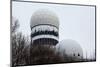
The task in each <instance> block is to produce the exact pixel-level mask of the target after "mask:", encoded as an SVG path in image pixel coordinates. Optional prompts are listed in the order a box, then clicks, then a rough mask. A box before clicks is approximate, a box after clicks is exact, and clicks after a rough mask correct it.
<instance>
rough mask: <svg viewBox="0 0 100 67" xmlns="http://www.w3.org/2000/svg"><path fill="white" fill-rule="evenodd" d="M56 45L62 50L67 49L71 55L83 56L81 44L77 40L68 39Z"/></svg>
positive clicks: (67, 52) (66, 51)
mask: <svg viewBox="0 0 100 67" xmlns="http://www.w3.org/2000/svg"><path fill="white" fill-rule="evenodd" d="M56 47H57V48H59V51H61V52H63V51H65V53H66V54H67V55H69V56H76V57H78V58H83V50H82V48H81V46H80V44H79V43H78V42H77V41H75V40H71V39H67V40H63V41H60V42H59V43H58V44H57V46H56Z"/></svg>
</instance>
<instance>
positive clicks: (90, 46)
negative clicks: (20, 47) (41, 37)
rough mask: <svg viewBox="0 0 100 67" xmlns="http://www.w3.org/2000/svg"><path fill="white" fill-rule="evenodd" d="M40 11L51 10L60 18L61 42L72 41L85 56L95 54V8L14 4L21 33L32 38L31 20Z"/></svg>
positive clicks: (13, 8) (13, 13)
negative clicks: (77, 44)
mask: <svg viewBox="0 0 100 67" xmlns="http://www.w3.org/2000/svg"><path fill="white" fill-rule="evenodd" d="M38 9H49V10H51V11H52V12H54V13H56V14H57V15H58V18H59V23H60V26H59V41H62V40H64V39H72V40H75V41H77V42H78V43H79V44H80V45H81V46H82V48H83V51H84V55H86V53H87V55H88V57H90V56H91V57H92V56H93V52H95V7H93V6H91V7H90V6H76V5H59V4H44V3H27V2H13V3H12V16H13V17H15V18H17V19H18V21H19V23H20V28H19V31H21V32H22V33H23V34H24V35H26V36H30V33H31V29H30V18H31V16H32V14H33V13H34V12H35V11H36V10H38Z"/></svg>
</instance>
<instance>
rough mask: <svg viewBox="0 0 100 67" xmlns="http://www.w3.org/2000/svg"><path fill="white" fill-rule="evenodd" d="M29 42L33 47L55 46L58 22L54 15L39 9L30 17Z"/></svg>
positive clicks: (57, 37)
mask: <svg viewBox="0 0 100 67" xmlns="http://www.w3.org/2000/svg"><path fill="white" fill-rule="evenodd" d="M30 24H31V25H30V27H31V42H32V44H33V45H56V44H57V43H58V41H59V20H58V17H57V15H56V14H55V13H53V12H52V11H50V10H46V9H41V10H37V11H36V12H34V13H33V15H32V17H31V23H30Z"/></svg>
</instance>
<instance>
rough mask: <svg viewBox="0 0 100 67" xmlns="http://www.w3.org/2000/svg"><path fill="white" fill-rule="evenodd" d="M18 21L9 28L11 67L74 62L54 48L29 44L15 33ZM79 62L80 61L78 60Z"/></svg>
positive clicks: (71, 58) (72, 58) (24, 38)
mask: <svg viewBox="0 0 100 67" xmlns="http://www.w3.org/2000/svg"><path fill="white" fill-rule="evenodd" d="M18 28H19V24H18V20H16V21H15V22H14V23H12V26H11V46H12V52H11V53H12V54H11V55H12V59H11V61H12V64H11V65H12V67H15V66H19V65H36V64H51V63H52V64H53V63H65V62H68V63H69V62H76V59H77V58H76V57H69V56H67V55H66V54H65V52H63V55H61V53H60V52H58V51H56V48H55V47H54V46H49V45H35V44H31V43H30V41H28V38H26V37H25V36H24V35H23V34H21V33H20V32H17V29H18ZM78 61H81V60H78Z"/></svg>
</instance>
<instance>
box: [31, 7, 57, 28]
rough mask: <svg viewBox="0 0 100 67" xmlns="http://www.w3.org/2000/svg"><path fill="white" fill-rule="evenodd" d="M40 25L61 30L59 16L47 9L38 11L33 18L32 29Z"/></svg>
mask: <svg viewBox="0 0 100 67" xmlns="http://www.w3.org/2000/svg"><path fill="white" fill-rule="evenodd" d="M39 24H50V25H54V26H56V27H57V28H59V20H58V17H57V15H56V14H55V13H53V12H51V11H49V10H45V9H41V10H37V11H36V12H34V13H33V15H32V17H31V25H30V26H31V27H34V26H35V25H39Z"/></svg>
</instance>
